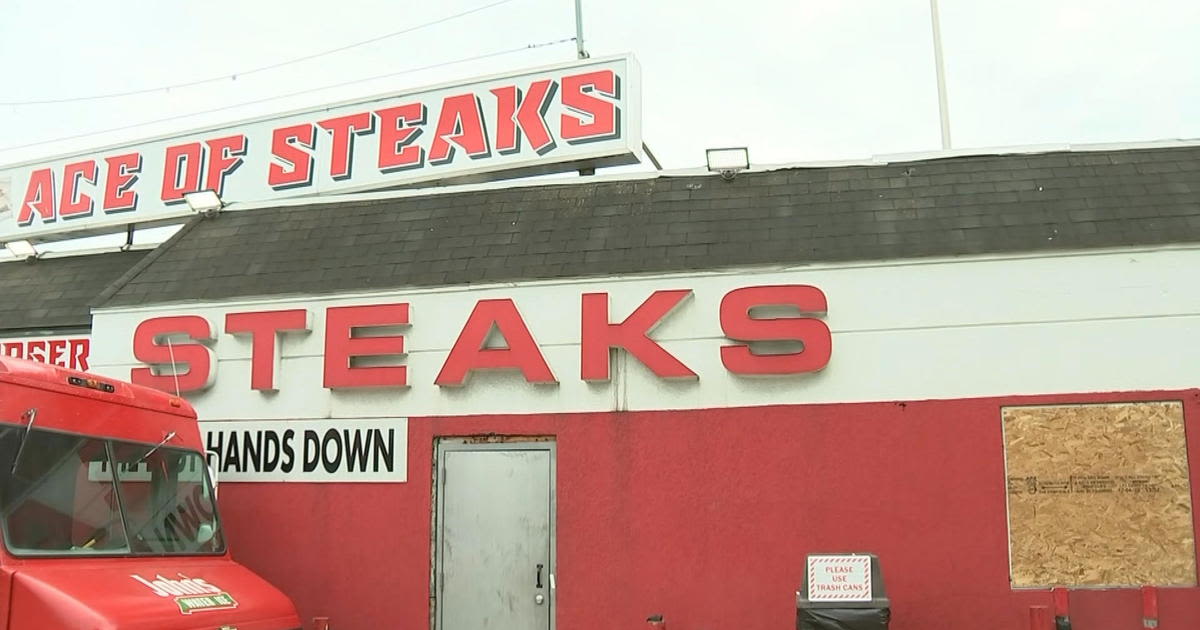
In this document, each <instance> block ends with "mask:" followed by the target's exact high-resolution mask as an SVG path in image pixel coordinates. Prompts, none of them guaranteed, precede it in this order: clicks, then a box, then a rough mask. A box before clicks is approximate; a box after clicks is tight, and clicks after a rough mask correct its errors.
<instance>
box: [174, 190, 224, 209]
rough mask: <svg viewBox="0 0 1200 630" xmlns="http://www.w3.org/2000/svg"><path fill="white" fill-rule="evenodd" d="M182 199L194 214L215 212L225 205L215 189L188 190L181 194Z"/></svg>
mask: <svg viewBox="0 0 1200 630" xmlns="http://www.w3.org/2000/svg"><path fill="white" fill-rule="evenodd" d="M183 200H184V201H186V202H187V205H188V208H191V210H192V212H195V213H196V214H204V215H210V214H216V213H218V212H220V211H221V208H224V207H225V202H224V201H221V196H220V195H218V194H217V191H215V190H201V191H197V192H190V193H187V194H185V195H184V196H183Z"/></svg>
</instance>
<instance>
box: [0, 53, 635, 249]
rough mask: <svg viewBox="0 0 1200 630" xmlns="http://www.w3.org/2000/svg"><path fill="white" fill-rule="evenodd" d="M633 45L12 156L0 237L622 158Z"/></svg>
mask: <svg viewBox="0 0 1200 630" xmlns="http://www.w3.org/2000/svg"><path fill="white" fill-rule="evenodd" d="M638 75H639V72H638V66H637V62H636V61H635V60H634V59H633V58H632V57H629V56H620V57H612V58H608V59H597V60H587V61H580V62H573V63H570V64H566V65H559V66H553V67H547V68H542V69H538V70H531V71H526V72H521V73H516V74H511V75H506V76H498V77H491V78H485V79H478V80H473V81H470V82H461V83H455V84H447V85H442V86H438V87H433V88H428V89H423V90H418V91H410V92H402V93H396V94H389V95H385V96H380V97H374V98H369V99H363V100H357V101H354V102H347V103H341V104H337V105H331V106H328V107H321V108H317V109H311V110H307V111H302V112H294V113H290V114H286V115H281V116H274V117H270V118H266V119H258V120H252V121H247V122H242V123H238V124H233V125H228V126H224V127H218V128H212V129H206V130H199V131H194V132H189V133H185V134H179V135H175V136H171V137H165V138H158V139H155V140H150V141H145V142H140V143H135V144H126V145H121V146H116V147H111V148H108V149H104V150H98V151H91V152H88V153H81V154H76V155H70V156H65V157H60V158H57V159H53V160H47V161H40V162H35V163H28V164H22V165H18V166H15V167H12V168H9V169H4V170H3V172H0V179H4V178H6V177H7V178H10V179H11V182H10V191H9V195H8V196H9V198H10V201H9V206H10V212H9V213H8V214H7V216H5V215H4V214H3V211H2V209H0V221H2V223H0V241H7V240H14V239H21V238H31V237H43V236H46V235H52V234H54V233H56V232H96V231H102V230H103V229H106V228H108V229H111V228H113V227H116V226H124V225H126V224H129V223H137V222H144V221H154V220H163V219H172V218H179V217H182V216H186V215H187V214H188V210H187V207H186V204H185V203H184V195H185V194H186V193H189V192H194V191H199V190H215V191H217V193H218V194H220V195H221V198H222V199H223V200H224V201H225V202H226V203H231V202H238V201H264V200H271V199H278V198H282V197H299V196H311V195H317V194H324V193H332V192H353V191H362V190H373V189H381V188H389V187H396V186H402V185H407V184H413V183H416V182H427V181H433V180H443V181H446V180H448V181H477V180H482V179H495V178H497V177H501V176H503V177H508V176H514V175H517V174H530V173H545V172H553V171H563V170H570V169H573V168H583V167H595V166H606V165H618V164H632V163H635V162H637V161H638V155H639V154H640V152H641V122H640V115H641V114H640V109H641V101H640V86H639V83H640V80H639V76H638Z"/></svg>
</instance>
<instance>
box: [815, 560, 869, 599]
mask: <svg viewBox="0 0 1200 630" xmlns="http://www.w3.org/2000/svg"><path fill="white" fill-rule="evenodd" d="M871 595H872V594H871V557H870V556H809V557H808V600H809V601H812V602H867V601H871Z"/></svg>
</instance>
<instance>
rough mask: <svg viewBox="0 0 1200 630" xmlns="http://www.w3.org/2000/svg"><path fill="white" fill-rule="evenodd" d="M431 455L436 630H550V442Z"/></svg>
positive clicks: (459, 447)
mask: <svg viewBox="0 0 1200 630" xmlns="http://www.w3.org/2000/svg"><path fill="white" fill-rule="evenodd" d="M437 450H438V452H437V462H438V467H437V474H438V479H437V485H436V488H437V490H438V496H437V507H438V509H437V522H436V524H437V540H436V542H435V544H436V550H435V558H434V562H435V572H434V581H435V585H434V586H435V591H434V592H435V597H436V598H437V600H436V608H435V610H436V624H437V625H436V627H437V630H481V629H485V628H486V629H487V630H552V628H553V627H554V589H553V586H552V585H553V581H554V577H553V574H554V443H553V442H543V441H539V442H506V443H486V444H472V443H468V442H465V441H462V440H454V441H449V440H447V441H442V442H439V443H438V449H437Z"/></svg>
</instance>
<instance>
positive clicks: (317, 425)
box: [200, 418, 408, 483]
mask: <svg viewBox="0 0 1200 630" xmlns="http://www.w3.org/2000/svg"><path fill="white" fill-rule="evenodd" d="M200 433H201V438H202V440H203V443H204V445H205V447H206V448H207V449H208V451H209V452H210V453H213V454H214V455H216V457H215V461H214V464H215V466H216V469H217V478H218V479H219V480H220V482H221V483H227V482H237V481H282V482H340V483H347V482H351V483H352V482H364V481H365V482H402V481H406V480H407V479H408V419H407V418H389V419H370V420H358V419H356V420H343V419H323V420H275V421H258V420H231V421H202V422H200Z"/></svg>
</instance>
